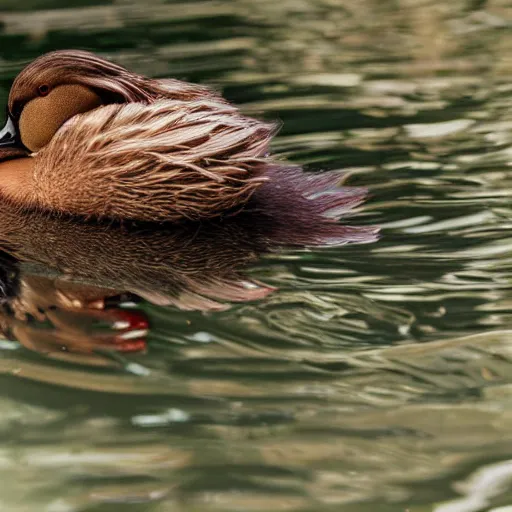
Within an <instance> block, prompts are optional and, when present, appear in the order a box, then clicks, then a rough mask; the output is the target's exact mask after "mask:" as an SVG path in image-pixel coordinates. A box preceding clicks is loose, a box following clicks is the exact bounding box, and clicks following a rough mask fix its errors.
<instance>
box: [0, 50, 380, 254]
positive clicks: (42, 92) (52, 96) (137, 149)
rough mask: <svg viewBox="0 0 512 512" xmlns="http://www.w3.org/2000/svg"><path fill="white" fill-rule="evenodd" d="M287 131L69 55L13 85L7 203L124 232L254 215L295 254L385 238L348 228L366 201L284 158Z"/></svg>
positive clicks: (5, 142)
mask: <svg viewBox="0 0 512 512" xmlns="http://www.w3.org/2000/svg"><path fill="white" fill-rule="evenodd" d="M277 131H278V126H277V124H276V123H269V122H266V121H262V120H259V119H255V118H253V117H250V116H248V115H245V114H244V113H242V112H241V111H240V110H239V109H238V108H237V107H236V106H234V105H233V104H231V103H230V102H228V101H227V100H226V99H224V98H223V97H222V96H221V95H220V94H219V93H217V92H216V91H213V90H212V89H210V88H208V87H205V86H203V85H196V84H192V83H188V82H185V81H181V80H178V79H173V78H169V79H154V78H149V77H146V76H143V75H140V74H138V73H135V72H133V71H130V70H128V69H125V68H124V67H122V66H120V65H118V64H115V63H113V62H111V61H109V60H107V59H104V58H103V57H101V56H98V55H95V54H93V53H90V52H87V51H82V50H58V51H54V52H50V53H47V54H45V55H42V56H40V57H39V58H37V59H35V60H34V61H33V62H31V63H29V64H28V65H27V66H26V67H25V68H24V69H22V70H21V71H20V73H19V74H18V75H17V77H16V78H15V79H14V81H13V83H12V86H11V89H10V92H9V96H8V103H7V120H6V125H5V127H4V129H3V130H2V131H1V132H0V200H3V201H5V202H9V203H11V204H13V205H16V206H17V207H19V208H21V209H25V210H37V211H43V212H47V213H49V214H57V215H69V216H77V217H80V218H83V219H91V218H92V219H105V218H106V219H111V220H113V221H120V222H125V221H135V222H137V221H139V222H150V223H182V222H189V223H190V222H192V223H194V222H195V223H198V222H199V223H201V222H205V221H211V220H216V219H217V220H219V219H225V218H228V217H230V216H233V215H239V214H240V213H245V214H247V213H248V212H249V213H250V212H252V213H253V214H254V213H257V214H258V219H259V225H260V226H261V224H262V223H269V224H270V225H271V227H272V229H271V230H270V231H271V232H270V233H268V234H269V236H270V238H271V239H272V240H273V241H276V240H278V239H279V240H280V241H281V242H282V243H283V244H284V245H323V244H326V245H339V244H344V243H353V242H357V243H362V242H371V241H374V240H375V239H376V238H377V232H378V230H377V228H375V227H373V226H351V225H346V224H345V225H341V224H340V223H339V222H338V221H339V219H340V218H341V216H344V215H345V214H348V213H349V212H350V211H352V210H353V209H354V208H355V207H356V206H358V205H360V204H361V203H362V202H363V201H364V199H365V197H366V194H367V191H366V190H365V189H364V188H361V187H346V186H339V184H340V180H341V179H342V177H343V175H342V173H340V172H338V171H330V172H326V173H310V172H305V171H303V170H302V168H301V167H300V166H297V165H292V164H289V163H286V162H282V161H280V160H278V159H276V158H275V157H273V156H272V154H271V151H270V143H271V141H272V138H273V137H274V136H275V134H276V133H277ZM291 226H294V229H290V227H291ZM255 229H256V228H255ZM265 229H267V228H265ZM267 231H268V230H267Z"/></svg>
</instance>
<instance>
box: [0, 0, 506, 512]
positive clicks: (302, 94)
mask: <svg viewBox="0 0 512 512" xmlns="http://www.w3.org/2000/svg"><path fill="white" fill-rule="evenodd" d="M0 7H1V12H0V23H1V32H0V57H1V61H0V73H1V75H0V79H1V80H0V85H1V90H0V92H1V97H0V100H1V104H3V103H4V101H5V99H6V97H7V93H8V89H9V86H10V82H11V80H12V78H13V77H14V76H15V74H16V73H17V71H18V70H19V69H20V66H21V65H22V63H24V62H25V61H27V60H30V59H32V58H34V57H36V56H37V55H39V54H41V53H43V52H45V51H48V50H52V49H56V48H66V47H82V48H87V49H92V50H95V51H97V52H99V53H101V54H102V55H105V56H107V57H110V58H113V59H115V60H117V61H118V62H120V63H122V64H124V65H126V66H127V67H130V68H133V69H135V70H137V71H139V72H142V73H146V74H148V75H151V76H156V77H164V76H175V77H178V78H185V79H188V80H191V81H197V82H202V83H208V84H211V85H213V86H215V87H217V88H219V89H221V90H222V91H223V93H224V94H225V95H226V96H227V97H228V98H229V99H231V100H232V101H234V102H236V103H238V104H239V105H241V107H242V108H243V110H244V111H246V112H248V113H251V114H255V115H259V116H263V117H264V118H267V119H280V120H281V121H282V122H283V129H282V131H281V133H280V135H279V136H278V138H277V139H276V141H275V144H274V150H275V152H276V153H277V154H278V155H279V156H280V157H282V158H285V159H288V160H291V161H293V162H298V163H302V164H304V165H306V166H307V167H308V168H309V169H311V170H314V171H319V170H329V169H342V168H348V169H349V170H351V171H352V176H351V178H350V179H349V183H350V184H353V185H364V186H368V187H369V188H370V192H371V198H370V201H369V202H368V203H367V204H366V206H365V207H364V208H363V209H361V211H360V213H359V214H358V216H357V217H356V218H355V219H354V222H357V223H360V224H380V225H381V226H382V228H383V229H382V234H383V238H382V240H381V241H379V242H378V243H376V244H372V245H360V246H347V247H341V248H336V249H326V250H321V251H310V252H289V253H286V254H283V255H278V256H273V257H272V258H266V259H265V260H264V261H263V262H261V263H260V264H258V268H257V269H256V270H255V271H254V276H255V277H257V278H258V279H261V280H262V281H264V282H266V283H269V284H271V285H275V286H278V287H279V291H277V292H275V293H273V294H272V295H270V296H269V297H268V298H267V299H265V300H263V301H260V302H254V303H250V304H244V305H237V306H235V307H233V308H232V309H230V310H228V311H225V312H220V313H209V314H201V313H185V312H179V311H177V310H176V309H173V308H164V307H155V306H150V305H149V304H143V305H142V309H143V310H144V311H146V312H147V313H148V315H149V316H150V320H151V325H152V326H153V329H152V333H151V336H150V338H149V351H148V352H147V354H145V355H126V356H125V357H123V358H121V359H120V363H121V367H120V368H117V369H116V368H110V369H109V368H97V367H90V366H87V365H84V364H81V362H80V361H79V360H78V361H76V362H70V361H67V360H66V361H58V360H55V359H49V358H45V357H43V356H40V355H37V354H35V353H31V352H29V351H28V350H26V349H24V348H20V347H19V346H18V344H16V343H13V342H3V344H2V345H1V349H2V350H1V352H0V354H1V357H0V372H1V373H2V376H1V377H0V380H1V383H2V385H1V387H0V412H1V413H0V432H1V434H2V435H1V438H0V481H1V482H2V483H1V484H0V488H1V489H2V491H1V493H0V510H2V511H9V512H11V511H12V512H16V511H19V512H28V511H45V512H72V511H73V512H74V511H90V512H99V511H101V512H107V511H108V512H117V511H128V510H129V511H132V510H133V511H154V512H157V511H158V512H161V511H162V512H163V511H171V510H172V511H187V512H188V511H190V512H192V511H201V512H203V511H204V512H206V511H242V510H243V511H278V510H279V511H294V512H295V511H297V512H298V511H300V512H306V511H311V512H320V511H343V512H345V511H347V512H348V511H350V512H363V511H364V512H371V511H372V512H373V511H375V510H379V511H383V512H386V511H389V512H398V511H405V510H408V511H410V512H425V511H435V512H473V511H474V512H477V511H484V510H486V511H487V510H489V511H490V510H493V511H495V512H498V511H500V512H506V511H507V512H508V511H510V510H512V508H511V507H512V436H511V429H512V342H511V337H512V325H511V322H512V316H511V313H512V291H511V288H512V285H511V278H512V257H511V249H512V223H511V216H512V212H511V207H510V198H511V196H512V192H511V190H512V189H511V187H512V178H511V172H510V162H511V161H512V160H511V159H512V150H511V147H512V146H511V144H512V115H511V106H512V100H511V98H512V82H511V71H512V60H511V55H512V33H511V21H512V7H511V5H510V3H509V2H506V1H505V0H489V1H485V0H466V1H462V0H454V1H449V2H446V1H435V0H424V1H421V0H395V1H382V0H360V1H358V2H352V1H348V0H347V1H345V0H309V1H300V0H280V1H275V0H257V1H255V0H247V1H245V0H239V1H211V2H195V1H187V2H183V3H178V2H173V1H165V0H160V1H159V0H145V1H144V2H142V1H141V2H136V1H134V0H112V1H102V0H96V1H94V2H93V1H90V0H68V1H67V2H63V1H62V0H22V1H15V0H2V1H1V2H0Z"/></svg>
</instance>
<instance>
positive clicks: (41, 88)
mask: <svg viewBox="0 0 512 512" xmlns="http://www.w3.org/2000/svg"><path fill="white" fill-rule="evenodd" d="M37 92H38V94H39V96H46V95H47V94H48V93H49V92H50V87H49V86H48V85H46V84H44V85H40V86H39V87H38V88H37Z"/></svg>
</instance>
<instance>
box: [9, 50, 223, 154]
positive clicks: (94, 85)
mask: <svg viewBox="0 0 512 512" xmlns="http://www.w3.org/2000/svg"><path fill="white" fill-rule="evenodd" d="M205 95H207V96H210V97H211V96H214V93H212V92H211V91H209V90H207V89H206V88H204V87H202V86H197V85H193V84H188V83H185V82H181V81H179V80H165V81H159V80H153V79H150V78H147V77H144V76H142V75H139V74H137V73H134V72H132V71H129V70H127V69H125V68H123V67H122V66H119V65H117V64H115V63H113V62H110V61H107V60H105V59H102V58H101V57H99V56H97V55H95V54H93V53H90V52H86V51H79V50H60V51H55V52H51V53H48V54H45V55H43V56H41V57H39V58H38V59H36V60H35V61H33V62H31V63H30V64H29V65H28V66H26V67H25V68H24V69H23V70H22V71H21V72H20V73H19V75H18V76H17V77H16V79H15V80H14V82H13V84H12V87H11V91H10V93H9V99H8V105H7V122H6V125H5V127H4V128H3V130H2V131H1V132H0V160H5V159H8V158H15V157H17V156H26V155H27V153H34V152H37V151H39V150H40V149H42V148H43V147H44V146H45V145H46V144H48V142H49V141H50V140H51V139H52V137H53V136H54V135H55V133H56V132H57V130H58V129H59V128H60V127H61V126H62V125H63V124H64V123H65V122H66V121H68V120H69V119H71V118H72V117H73V116H75V115H77V114H81V113H84V112H88V111H91V110H93V109H95V108H97V107H99V106H102V105H109V104H114V103H131V102H142V103H151V102H153V101H155V100H157V99H159V98H162V97H172V98H173V99H180V100H187V99H195V98H198V97H203V96H205Z"/></svg>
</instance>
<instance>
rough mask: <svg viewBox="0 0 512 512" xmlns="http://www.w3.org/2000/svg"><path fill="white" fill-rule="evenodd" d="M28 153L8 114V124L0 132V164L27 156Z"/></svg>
mask: <svg viewBox="0 0 512 512" xmlns="http://www.w3.org/2000/svg"><path fill="white" fill-rule="evenodd" d="M27 153H28V152H27V150H26V149H25V147H24V146H23V144H22V142H21V139H20V137H19V135H18V130H17V129H16V125H15V123H14V121H13V119H12V117H11V116H10V115H9V114H8V115H7V122H6V123H5V126H4V127H3V128H2V130H1V131H0V162H1V161H3V160H8V159H11V158H20V157H23V156H27Z"/></svg>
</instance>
